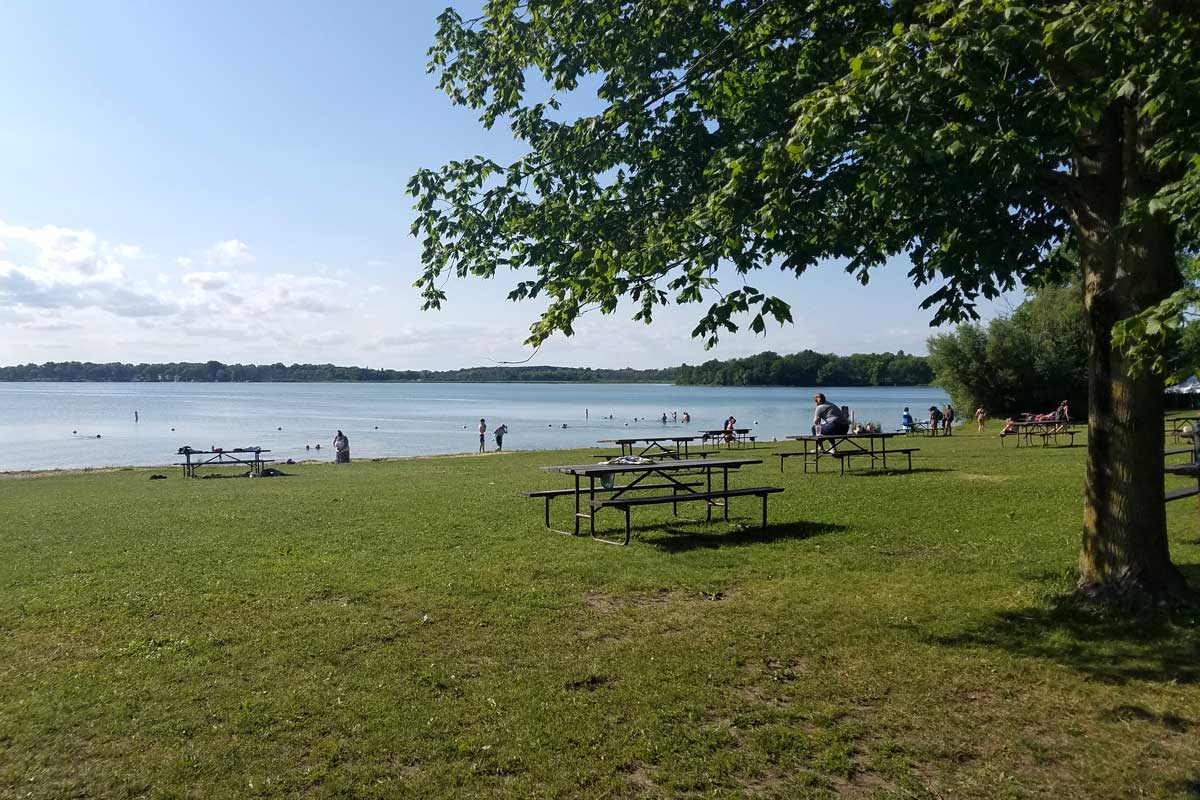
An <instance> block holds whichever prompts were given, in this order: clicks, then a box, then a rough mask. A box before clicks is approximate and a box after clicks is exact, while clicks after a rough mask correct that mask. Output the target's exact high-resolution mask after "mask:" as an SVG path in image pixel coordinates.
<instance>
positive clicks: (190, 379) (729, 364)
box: [0, 350, 933, 386]
mask: <svg viewBox="0 0 1200 800" xmlns="http://www.w3.org/2000/svg"><path fill="white" fill-rule="evenodd" d="M932 377H933V371H932V370H931V369H930V367H929V365H928V364H927V362H926V359H925V358H924V357H922V356H911V355H906V354H904V353H903V352H901V353H894V354H893V353H867V354H864V353H856V354H855V355H852V356H837V355H831V354H823V353H816V352H813V351H812V350H805V351H803V352H800V353H795V354H793V355H786V356H781V355H779V354H777V353H771V352H767V353H759V354H758V355H756V356H750V357H748V358H734V359H729V360H727V361H717V360H712V361H707V362H705V363H704V364H701V365H699V366H694V367H693V366H689V365H687V364H684V365H682V366H679V367H668V368H665V369H629V368H626V369H592V368H590V367H551V366H545V367H542V366H538V367H523V366H522V367H503V366H497V367H471V368H469V369H457V370H446V371H434V370H395V369H369V368H367V367H339V366H336V365H334V364H292V365H290V366H289V365H286V364H281V363H275V364H223V363H221V362H220V361H205V362H173V363H169V364H121V363H108V364H96V363H92V362H89V361H58V362H54V361H51V362H47V363H45V364H21V365H18V366H13V367H0V381H93V382H105V381H107V382H123V381H145V382H147V383H171V382H175V381H180V382H187V383H226V382H244V383H263V382H272V383H322V382H335V381H338V382H356V381H378V382H418V381H424V382H430V383H451V382H453V383H486V382H501V381H504V382H529V383H550V382H562V383H679V384H687V385H703V386H917V385H924V384H928V383H929V382H930V380H931V379H932Z"/></svg>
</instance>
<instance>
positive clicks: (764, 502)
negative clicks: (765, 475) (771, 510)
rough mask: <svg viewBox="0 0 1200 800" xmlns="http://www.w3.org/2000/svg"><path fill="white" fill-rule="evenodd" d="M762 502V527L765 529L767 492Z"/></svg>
mask: <svg viewBox="0 0 1200 800" xmlns="http://www.w3.org/2000/svg"><path fill="white" fill-rule="evenodd" d="M762 501H763V524H762V526H763V527H764V528H765V527H767V495H766V492H764V493H763V496H762Z"/></svg>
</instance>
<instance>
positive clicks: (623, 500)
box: [590, 486, 783, 544]
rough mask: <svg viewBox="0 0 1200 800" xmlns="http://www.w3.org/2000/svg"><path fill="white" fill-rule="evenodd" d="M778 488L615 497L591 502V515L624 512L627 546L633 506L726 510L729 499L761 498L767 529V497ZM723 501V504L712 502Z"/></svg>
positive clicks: (779, 489)
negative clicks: (697, 505)
mask: <svg viewBox="0 0 1200 800" xmlns="http://www.w3.org/2000/svg"><path fill="white" fill-rule="evenodd" d="M782 491H783V489H782V488H780V487H778V486H752V487H749V488H745V489H723V490H719V491H713V492H697V493H695V494H690V493H685V494H672V495H652V496H650V497H617V498H613V499H609V500H592V501H591V502H590V505H591V507H592V511H593V513H594V512H596V511H599V510H600V509H602V508H616V509H620V510H621V511H624V512H625V544H629V537H630V533H631V528H630V519H629V512H630V510H631V509H632V508H633V507H634V506H651V505H662V504H664V503H671V504H672V506H674V505H678V504H679V503H686V502H689V501H704V502H706V503H708V504H709V505H723V506H725V508H726V509H728V502H729V498H731V497H750V496H756V497H761V498H762V527H764V528H765V527H767V495H770V494H774V493H775V492H782ZM717 500H723V501H724V502H723V503H718V502H714V501H717Z"/></svg>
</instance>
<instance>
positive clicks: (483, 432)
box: [479, 419, 487, 453]
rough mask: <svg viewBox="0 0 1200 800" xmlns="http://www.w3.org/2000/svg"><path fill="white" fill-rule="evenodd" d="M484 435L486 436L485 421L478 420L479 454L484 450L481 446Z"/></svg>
mask: <svg viewBox="0 0 1200 800" xmlns="http://www.w3.org/2000/svg"><path fill="white" fill-rule="evenodd" d="M486 435H487V420H485V419H480V420H479V452H481V453H482V452H483V450H484V446H483V442H484V439H483V437H484V436H486Z"/></svg>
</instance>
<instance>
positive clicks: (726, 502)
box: [721, 467, 729, 522]
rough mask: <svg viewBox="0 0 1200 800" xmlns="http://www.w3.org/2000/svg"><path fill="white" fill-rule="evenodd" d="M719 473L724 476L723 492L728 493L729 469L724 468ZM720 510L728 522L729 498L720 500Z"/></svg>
mask: <svg viewBox="0 0 1200 800" xmlns="http://www.w3.org/2000/svg"><path fill="white" fill-rule="evenodd" d="M721 473H722V474H723V475H724V476H725V477H724V484H723V487H724V489H725V491H727V492H728V491H729V467H726V468H725V469H723V470H721ZM721 508H722V509H723V510H724V512H725V521H726V522H729V498H728V497H725V498H722V500H721Z"/></svg>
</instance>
